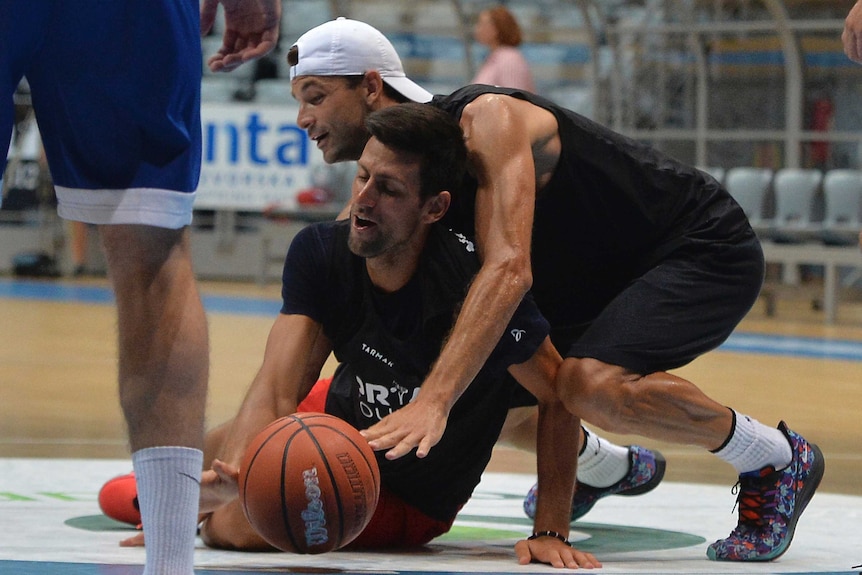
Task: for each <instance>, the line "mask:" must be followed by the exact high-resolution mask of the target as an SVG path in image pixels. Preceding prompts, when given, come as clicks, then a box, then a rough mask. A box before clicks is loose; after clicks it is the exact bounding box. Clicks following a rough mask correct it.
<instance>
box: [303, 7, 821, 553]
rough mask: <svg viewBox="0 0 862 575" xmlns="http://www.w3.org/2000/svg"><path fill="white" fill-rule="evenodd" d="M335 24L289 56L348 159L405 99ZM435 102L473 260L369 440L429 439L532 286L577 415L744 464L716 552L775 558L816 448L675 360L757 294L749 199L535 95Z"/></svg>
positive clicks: (307, 121) (758, 258)
mask: <svg viewBox="0 0 862 575" xmlns="http://www.w3.org/2000/svg"><path fill="white" fill-rule="evenodd" d="M331 25H332V23H327V24H323V25H321V26H319V27H318V28H315V29H313V30H311V31H310V32H308V33H306V34H305V35H303V36H302V37H300V38H299V39H298V40H297V43H296V45H295V46H294V47H293V48H291V53H289V56H288V58H289V62H290V64H291V65H292V68H291V82H292V93H293V95H294V97H295V98H296V99H297V100H298V101H299V103H300V111H299V114H298V117H297V123H298V124H299V125H300V127H302V128H304V129H305V130H306V131H307V132H308V134H309V136H310V137H311V138H312V139H313V140H315V141H317V143H318V147H319V148H320V149H321V150H322V151H323V153H324V158H325V159H326V161H328V162H334V161H342V160H349V159H353V158H351V157H350V154H349V150H350V149H351V148H355V147H356V146H357V145H359V144H360V143H361V142H362V141H363V139H364V138H367V134H362V133H361V130H351V129H350V127H351V126H354V127H355V126H361V124H362V117H363V114H364V113H367V111H368V110H371V109H375V108H379V107H383V106H391V105H396V104H397V103H398V100H397V98H388V97H386V93H385V91H384V88H383V87H382V86H380V84H381V83H386V82H387V80H386V78H387V75H395V74H394V73H393V71H392V68H393V67H392V65H391V64H392V62H391V61H389V60H391V57H390V58H387V59H382V58H380V57H379V54H377V53H375V52H373V51H370V52H366V53H359V51H358V50H356V51H351V52H346V51H345V52H343V53H341V54H338V50H341V49H342V48H343V47H344V46H346V45H349V44H350V43H351V40H350V39H349V38H345V35H344V34H341V35H338V36H332V37H330V36H329V35H328V27H330V26H331ZM327 54H328V55H329V56H330V58H329V59H323V58H321V56H323V55H327ZM333 54H336V56H335V57H331V56H332V55H333ZM397 67H398V68H399V69H400V62H399V63H398V66H397ZM345 74H359V76H358V78H359V79H358V80H356V82H357V83H355V84H354V85H353V87H347V88H345V90H344V91H333V92H332V93H331V94H327V93H321V91H320V90H319V86H320V84H321V83H322V82H326V81H327V80H332V77H333V76H341V75H345ZM401 75H402V76H403V74H401ZM381 79H382V82H381ZM397 82H398V83H403V82H404V79H401V78H399V79H398V80H397ZM389 83H390V84H391V83H393V81H392V80H390V81H389ZM391 87H392V86H390V88H391ZM396 90H397V87H396ZM408 97H409V96H408ZM336 102H337V108H336ZM430 104H431V106H433V107H437V108H440V109H442V110H445V111H446V112H448V113H449V114H450V115H452V116H453V117H454V118H457V119H458V120H459V121H460V123H461V127H462V129H463V131H464V136H465V139H466V143H467V147H468V150H469V157H470V167H469V171H470V174H471V177H472V181H471V182H470V189H471V191H472V194H471V195H469V196H462V197H461V198H460V199H459V205H456V206H453V209H452V210H451V212H450V217H449V218H448V219H449V221H450V225H451V226H452V227H453V228H454V229H456V230H459V231H461V232H463V233H467V234H470V233H471V232H475V237H476V241H477V246H478V250H479V254H480V257H481V258H482V266H481V268H480V270H479V273H478V274H477V275H476V277H475V279H474V280H473V282H472V284H471V287H470V290H469V292H468V294H467V296H466V298H465V301H464V304H463V307H462V309H461V311H460V313H459V316H458V318H457V320H456V322H455V324H454V327H453V330H452V333H451V334H450V336H449V339H448V342H447V344H446V346H445V347H444V348H443V350H442V351H441V353H440V357H439V359H438V361H437V362H436V363H435V364H434V367H433V369H432V370H431V372H430V374H429V375H428V377H427V378H426V380H425V382H424V383H423V384H422V387H421V392H420V393H419V395H418V396H417V398H416V400H415V401H414V402H412V403H411V404H410V405H408V406H406V407H405V408H404V409H401V410H399V411H397V412H395V413H393V414H392V415H390V416H389V417H387V418H385V419H383V420H382V421H381V422H380V423H379V424H377V425H375V426H373V427H371V428H370V429H369V430H368V431H367V434H366V436H367V437H368V438H369V439H370V440H371V441H370V444H371V445H372V447H374V448H375V449H389V454H390V456H392V457H397V456H400V455H403V454H405V453H408V452H409V451H410V450H411V449H413V448H418V449H419V450H420V451H421V452H423V453H428V452H430V451H431V448H432V447H433V445H434V444H435V443H436V442H437V441H438V440H439V438H440V430H442V429H444V428H445V424H446V418H447V414H448V406H449V405H451V403H452V401H453V399H454V398H457V397H459V396H460V395H461V394H462V393H463V392H464V390H465V389H467V387H468V386H469V385H470V382H471V380H472V378H473V376H474V375H475V374H476V373H477V372H478V370H479V368H480V366H481V365H482V364H483V363H484V361H485V359H486V358H487V357H488V356H489V354H490V353H491V350H492V349H493V346H494V342H496V341H498V339H499V337H500V335H501V334H502V333H503V332H504V330H505V329H506V326H507V324H508V321H509V319H510V318H511V317H512V314H513V312H514V310H515V309H516V307H517V305H518V303H519V302H520V301H521V298H522V297H523V296H524V294H526V293H527V292H528V291H529V290H530V289H531V288H532V292H533V295H534V297H535V300H536V303H537V304H538V306H539V309H540V310H541V311H542V313H543V315H545V317H546V318H547V319H548V321H549V322H550V324H551V337H552V340H553V342H554V344H555V346H556V347H557V349H559V350H560V352H561V353H562V355H563V356H564V357H565V360H564V362H563V365H562V367H561V368H560V370H559V371H558V374H557V378H556V389H557V392H558V393H559V394H560V396H561V398H562V399H563V401H564V402H565V404H566V405H567V407H568V408H569V409H570V410H571V411H572V412H573V413H576V414H578V415H580V416H581V417H582V418H583V419H585V420H587V421H591V422H594V423H596V424H598V425H599V426H601V427H602V428H604V429H608V430H610V431H615V432H620V433H627V434H638V435H643V436H646V437H651V438H655V439H661V440H665V441H671V442H676V443H681V444H691V445H698V446H701V447H703V448H705V449H707V450H709V451H710V452H712V453H715V454H716V455H717V456H718V457H719V458H721V459H723V460H724V461H727V462H728V463H730V464H731V465H732V466H733V467H734V468H735V470H736V471H737V472H738V473H739V482H740V485H741V489H740V492H739V493H740V494H739V507H740V513H739V525H738V527H737V528H736V529H735V530H734V531H733V532H732V533H731V534H730V536H729V537H728V538H726V539H723V540H719V541H716V542H715V543H713V544H712V545H710V546H709V548H708V549H707V555H708V557H709V558H710V559H714V560H729V561H764V560H771V559H775V558H776V557H778V556H780V555H781V554H783V553H784V552H785V551H786V550H787V548H788V547H789V545H790V542H791V540H792V537H793V534H794V531H795V527H796V522H797V520H798V519H799V516H800V514H801V513H802V511H803V510H804V508H805V506H806V505H807V504H808V501H809V500H810V499H811V497H812V496H813V494H814V491H815V489H816V487H817V485H818V484H819V482H820V479H821V477H822V474H823V470H824V461H823V456H822V454H821V453H820V451H819V449H818V448H817V446H816V445H814V444H811V443H809V442H807V441H806V440H805V439H803V438H802V437H801V436H799V435H798V434H796V433H794V432H792V431H790V430H789V429H788V428H787V426H786V425H785V424H784V422H781V423H779V425H778V427H777V428H771V427H768V426H766V425H763V424H761V423H760V422H757V421H756V420H753V419H751V418H750V417H747V416H745V415H742V414H739V413H737V412H736V411H733V410H732V409H729V408H727V407H725V406H723V405H721V404H720V403H718V402H716V401H714V400H712V399H711V398H709V397H707V396H706V395H705V394H704V393H703V392H702V391H701V390H700V389H698V388H697V387H696V386H695V385H694V384H692V383H691V382H689V381H687V380H684V379H682V378H680V377H677V376H675V375H671V374H670V373H668V370H671V369H673V368H677V367H680V366H682V365H685V364H686V363H688V362H690V361H691V360H692V359H694V358H695V357H698V356H699V355H702V354H704V353H706V352H707V351H710V350H712V349H714V348H715V347H717V346H718V345H720V344H721V343H722V342H723V341H724V340H725V339H726V338H727V337H728V336H729V335H730V333H731V332H732V331H733V329H734V328H735V326H736V325H737V324H738V322H739V321H740V320H741V319H742V318H743V317H744V316H745V314H746V313H747V312H748V311H749V309H750V308H751V306H752V305H753V303H754V301H755V299H756V298H757V296H758V294H759V291H760V287H761V283H762V279H763V271H764V262H763V254H762V251H761V248H760V244H759V242H758V240H757V237H756V236H755V234H754V232H753V231H752V229H751V227H750V226H749V224H748V222H747V219H746V217H745V215H744V213H743V211H742V209H741V208H740V207H739V206H738V205H737V204H736V202H735V201H734V200H733V199H732V197H731V196H730V194H729V193H728V192H727V191H726V190H725V189H723V188H722V187H721V185H720V184H719V183H718V182H716V181H715V180H714V179H713V178H711V177H710V176H708V175H707V174H705V173H702V172H700V171H698V170H696V169H694V168H692V167H689V166H685V165H683V164H680V163H679V162H677V161H675V160H673V159H672V158H670V157H667V156H665V155H663V154H661V153H659V152H657V151H656V150H653V149H651V148H649V147H647V146H644V145H642V144H640V143H638V142H636V141H633V140H631V139H629V138H626V137H624V136H622V135H620V134H617V133H614V132H613V131H611V130H609V129H607V128H605V127H603V126H600V125H598V124H596V123H595V122H592V121H590V120H589V119H587V118H584V117H582V116H580V115H578V114H576V113H574V112H572V111H570V110H566V109H564V108H562V107H560V106H557V105H555V104H554V103H553V102H550V101H548V100H546V99H543V98H540V97H538V96H535V95H533V94H529V93H527V92H523V91H517V90H511V89H505V88H496V87H492V86H481V85H474V86H467V87H465V88H462V89H460V90H457V91H456V92H454V93H453V94H451V95H449V96H437V97H434V99H433V100H432V101H431V103H430Z"/></svg>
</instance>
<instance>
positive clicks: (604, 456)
mask: <svg viewBox="0 0 862 575" xmlns="http://www.w3.org/2000/svg"><path fill="white" fill-rule="evenodd" d="M584 436H585V437H586V445H585V446H584V449H583V451H581V453H580V455H578V481H580V482H581V483H586V484H587V485H590V486H592V487H610V486H611V485H613V484H614V483H616V482H617V481H619V480H620V479H622V478H623V477H625V476H626V474H627V473H628V472H629V468H630V467H631V458H630V457H629V449H628V447H623V446H621V445H616V444H615V443H611V442H610V441H608V440H607V439H602V438H601V437H599V436H598V435H596V434H595V432H592V431H587V428H586V427H584Z"/></svg>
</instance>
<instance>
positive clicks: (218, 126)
mask: <svg viewBox="0 0 862 575" xmlns="http://www.w3.org/2000/svg"><path fill="white" fill-rule="evenodd" d="M203 133H204V162H205V163H207V164H214V163H218V162H222V161H226V162H227V163H228V164H231V165H237V164H242V163H244V162H248V163H250V164H256V165H260V166H268V165H269V164H270V163H272V162H275V163H277V164H280V165H282V166H306V165H308V142H309V140H308V135H307V134H306V133H305V130H303V129H302V128H300V127H299V126H296V125H290V124H278V125H274V126H273V125H270V124H268V123H267V122H265V121H263V119H262V118H261V116H260V114H258V113H254V112H253V113H250V114H249V115H248V119H247V122H246V123H245V125H244V126H240V125H237V124H236V123H233V122H231V121H229V120H226V121H222V122H218V123H217V122H208V123H206V124H205V125H204V132H203ZM221 154H225V156H226V157H222V155H221Z"/></svg>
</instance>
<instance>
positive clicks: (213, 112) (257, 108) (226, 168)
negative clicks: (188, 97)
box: [195, 102, 329, 211]
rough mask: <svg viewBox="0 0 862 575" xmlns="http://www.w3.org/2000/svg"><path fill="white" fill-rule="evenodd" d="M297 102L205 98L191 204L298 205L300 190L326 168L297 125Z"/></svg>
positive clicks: (248, 208) (235, 206)
mask: <svg viewBox="0 0 862 575" xmlns="http://www.w3.org/2000/svg"><path fill="white" fill-rule="evenodd" d="M296 113H297V107H296V106H295V105H278V106H273V105H260V104H254V103H250V104H240V103H228V104H220V103H210V102H204V103H203V105H202V107H201V122H202V125H203V156H202V165H201V179H200V185H199V186H198V192H197V197H196V199H195V208H199V209H235V210H246V211H257V210H263V209H265V208H268V207H272V206H273V205H275V204H278V205H279V206H280V207H281V208H282V209H286V210H291V209H294V208H295V207H296V195H297V193H298V192H300V191H302V190H304V189H307V188H310V187H313V186H319V183H317V181H318V180H320V179H321V177H322V176H321V172H323V173H324V176H325V172H326V171H327V170H328V169H329V167H328V166H327V165H326V163H325V162H324V161H323V155H322V154H321V153H320V152H319V151H318V150H317V148H316V147H315V146H314V142H312V141H311V140H309V139H308V136H307V135H306V133H305V131H304V130H303V129H301V128H300V127H299V126H297V125H296Z"/></svg>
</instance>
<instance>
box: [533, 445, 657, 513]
mask: <svg viewBox="0 0 862 575" xmlns="http://www.w3.org/2000/svg"><path fill="white" fill-rule="evenodd" d="M628 448H629V472H628V473H627V474H626V475H625V477H623V478H622V479H620V480H619V481H617V482H616V483H614V484H613V485H611V486H609V487H593V486H591V485H587V484H586V483H581V482H580V481H578V484H577V489H575V497H574V499H573V500H572V516H571V517H572V518H571V520H572V521H576V520H578V519H580V518H581V517H583V516H584V515H586V514H587V512H588V511H589V510H590V509H592V508H593V505H595V504H596V501H598V500H599V499H601V498H602V497H607V496H608V495H626V496H629V495H642V494H644V493H647V492H648V491H652V490H653V489H655V488H656V486H657V485H658V484H659V483H661V480H662V478H663V477H664V470H665V467H666V465H667V464H666V463H665V459H664V457H663V456H662V454H661V453H659V452H658V451H650V450H649V449H647V448H645V447H641V446H639V445H629V446H628ZM536 487H538V485H533V487H532V488H531V489H530V491H529V492H528V493H527V497H526V498H524V513H526V514H527V517H529V518H530V519H534V518H535V517H536Z"/></svg>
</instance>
